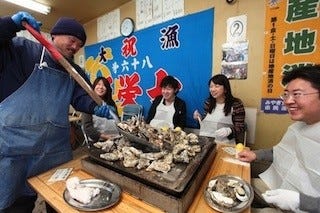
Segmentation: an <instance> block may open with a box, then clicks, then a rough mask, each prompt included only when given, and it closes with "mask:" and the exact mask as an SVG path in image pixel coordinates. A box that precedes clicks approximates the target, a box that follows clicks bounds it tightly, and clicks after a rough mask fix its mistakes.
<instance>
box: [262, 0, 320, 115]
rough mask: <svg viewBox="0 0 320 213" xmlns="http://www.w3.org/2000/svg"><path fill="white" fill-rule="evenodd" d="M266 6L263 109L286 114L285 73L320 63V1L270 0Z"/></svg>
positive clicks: (267, 0)
mask: <svg viewBox="0 0 320 213" xmlns="http://www.w3.org/2000/svg"><path fill="white" fill-rule="evenodd" d="M265 6H266V18H265V27H266V29H265V47H264V51H265V52H264V67H263V78H262V81H263V82H262V101H261V110H262V111H263V112H265V113H277V114H283V113H287V110H286V108H285V106H284V105H283V102H282V100H281V99H280V98H279V96H280V95H281V94H282V92H283V89H284V86H283V85H281V79H282V75H283V73H285V72H290V70H291V69H292V68H294V67H298V66H302V65H308V64H309V65H311V64H316V63H319V61H320V60H319V59H320V51H319V48H320V35H319V34H320V28H319V26H320V17H319V16H320V10H319V8H320V0H296V1H292V0H266V3H265Z"/></svg>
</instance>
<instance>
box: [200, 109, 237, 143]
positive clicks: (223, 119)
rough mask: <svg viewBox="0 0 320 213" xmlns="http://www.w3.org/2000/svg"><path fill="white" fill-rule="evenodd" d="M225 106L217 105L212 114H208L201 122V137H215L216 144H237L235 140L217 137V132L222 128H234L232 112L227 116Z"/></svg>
mask: <svg viewBox="0 0 320 213" xmlns="http://www.w3.org/2000/svg"><path fill="white" fill-rule="evenodd" d="M223 108H224V104H217V106H216V108H215V109H214V110H213V112H212V113H208V114H207V115H206V117H205V118H204V119H203V120H202V121H201V122H200V133H199V135H200V136H206V137H214V138H215V142H218V143H219V142H222V143H232V144H234V143H235V140H234V139H232V140H229V139H228V138H227V137H222V138H221V137H216V136H215V131H216V130H218V129H220V128H222V127H232V126H233V122H232V111H231V113H229V115H227V116H225V114H224V111H223Z"/></svg>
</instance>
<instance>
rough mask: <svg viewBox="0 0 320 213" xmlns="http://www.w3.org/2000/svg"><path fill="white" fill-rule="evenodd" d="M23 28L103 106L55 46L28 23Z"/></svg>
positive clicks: (97, 96) (113, 115) (111, 112)
mask: <svg viewBox="0 0 320 213" xmlns="http://www.w3.org/2000/svg"><path fill="white" fill-rule="evenodd" d="M22 26H24V27H25V28H26V29H27V30H28V31H29V32H30V33H31V34H32V35H33V36H34V37H35V38H36V39H37V40H38V41H39V42H40V43H41V44H42V45H43V46H44V47H45V48H46V49H47V50H48V51H49V52H50V54H51V56H52V57H53V58H54V59H55V60H57V61H58V62H59V63H60V64H61V65H62V66H63V67H64V68H65V69H66V70H67V71H68V73H69V74H70V75H71V76H72V78H73V79H74V80H75V81H76V82H78V84H79V85H80V86H81V87H82V88H83V89H84V90H85V91H86V92H87V93H88V94H89V96H90V97H91V98H92V99H93V100H94V101H95V102H96V103H97V104H98V105H102V104H103V100H102V99H101V98H100V97H99V95H97V94H96V93H95V92H94V91H93V90H92V88H91V87H90V85H89V84H88V83H87V82H86V81H85V80H84V79H83V78H82V76H81V75H80V74H79V73H78V72H77V71H76V69H75V68H74V67H73V66H72V65H71V64H70V63H69V62H68V61H67V60H66V59H65V58H64V57H63V55H62V54H61V53H60V52H59V51H58V50H57V49H56V47H55V46H53V45H52V44H51V43H50V42H49V41H48V40H47V39H46V38H45V37H43V36H42V35H41V33H39V32H38V31H36V30H35V29H33V27H32V26H31V25H29V24H28V22H26V21H22ZM110 114H111V116H112V117H113V118H114V119H115V120H116V122H119V118H118V116H117V115H116V114H115V113H114V112H113V111H112V110H110Z"/></svg>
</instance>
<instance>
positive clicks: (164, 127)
mask: <svg viewBox="0 0 320 213" xmlns="http://www.w3.org/2000/svg"><path fill="white" fill-rule="evenodd" d="M168 129H169V127H167V126H163V127H161V130H162V131H164V132H166V131H168Z"/></svg>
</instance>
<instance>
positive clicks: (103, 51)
mask: <svg viewBox="0 0 320 213" xmlns="http://www.w3.org/2000/svg"><path fill="white" fill-rule="evenodd" d="M213 23H214V10H213V9H212V8H211V9H208V10H205V11H201V12H199V13H195V14H191V15H188V16H184V17H181V18H176V19H172V20H170V21H167V22H164V23H161V24H158V25H154V26H152V27H149V28H146V29H143V30H140V31H136V32H134V34H133V35H131V36H130V37H118V38H115V39H112V40H108V41H103V42H100V43H96V44H93V45H90V46H86V47H85V70H86V71H87V74H88V76H89V78H90V80H91V82H93V81H94V79H95V78H96V77H98V76H104V77H106V78H108V80H109V82H110V83H111V86H112V89H113V99H114V100H115V101H116V104H117V106H118V110H119V112H120V113H121V112H122V108H123V106H125V105H126V104H130V103H138V104H141V105H142V106H143V107H144V115H146V114H147V112H148V110H149V107H150V106H151V102H152V100H153V99H154V98H155V97H156V96H157V95H159V94H160V93H161V89H160V87H159V84H160V82H161V80H162V79H163V78H164V77H165V76H166V75H172V76H174V77H176V78H177V79H178V81H179V82H180V85H181V88H180V91H179V93H178V96H179V97H180V98H182V99H184V101H185V102H186V103H187V126H188V127H196V126H197V122H195V121H194V120H193V118H192V114H193V111H194V110H195V109H201V108H203V103H204V100H205V99H206V98H207V96H208V95H209V90H208V80H209V79H210V77H211V75H212V58H213V56H212V53H213Z"/></svg>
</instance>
